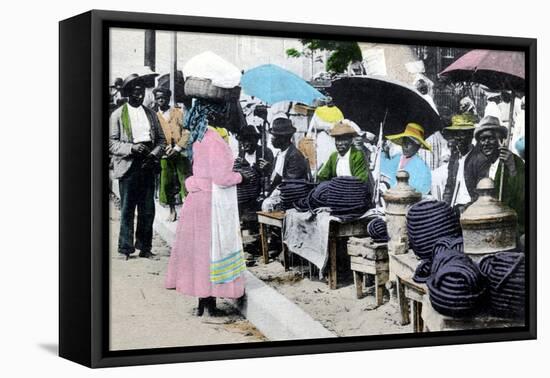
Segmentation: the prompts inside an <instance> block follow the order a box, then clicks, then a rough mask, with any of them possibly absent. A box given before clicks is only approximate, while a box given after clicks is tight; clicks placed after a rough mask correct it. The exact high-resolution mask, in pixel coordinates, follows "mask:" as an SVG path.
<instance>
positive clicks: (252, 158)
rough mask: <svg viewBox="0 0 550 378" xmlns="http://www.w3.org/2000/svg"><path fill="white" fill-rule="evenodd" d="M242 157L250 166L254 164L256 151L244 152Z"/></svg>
mask: <svg viewBox="0 0 550 378" xmlns="http://www.w3.org/2000/svg"><path fill="white" fill-rule="evenodd" d="M244 159H245V160H246V161H247V162H248V164H250V166H251V167H252V166H253V165H254V164H256V151H254V152H253V153H251V154H249V153H245V154H244Z"/></svg>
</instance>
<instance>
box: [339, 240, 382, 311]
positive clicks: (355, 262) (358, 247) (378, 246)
mask: <svg viewBox="0 0 550 378" xmlns="http://www.w3.org/2000/svg"><path fill="white" fill-rule="evenodd" d="M348 255H349V256H350V264H351V270H352V271H353V282H354V283H355V290H356V296H357V298H358V299H359V298H362V297H363V296H364V293H363V286H364V284H363V282H364V276H365V275H372V276H374V288H375V298H376V306H381V305H382V304H383V303H384V288H385V285H386V282H387V281H388V277H389V263H388V243H375V242H373V241H372V239H371V238H350V239H349V241H348Z"/></svg>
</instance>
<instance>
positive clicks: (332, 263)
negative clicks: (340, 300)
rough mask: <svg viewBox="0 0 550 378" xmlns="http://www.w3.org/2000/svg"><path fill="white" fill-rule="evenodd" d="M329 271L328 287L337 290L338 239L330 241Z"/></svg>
mask: <svg viewBox="0 0 550 378" xmlns="http://www.w3.org/2000/svg"><path fill="white" fill-rule="evenodd" d="M328 255H329V256H328V258H329V270H328V285H329V288H330V289H331V290H334V289H336V285H337V278H338V277H337V273H336V272H337V269H336V238H333V237H331V238H330V239H329V250H328Z"/></svg>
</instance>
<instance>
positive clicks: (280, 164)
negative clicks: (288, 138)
mask: <svg viewBox="0 0 550 378" xmlns="http://www.w3.org/2000/svg"><path fill="white" fill-rule="evenodd" d="M287 151H288V148H287V149H286V150H284V151H281V152H279V153H278V154H277V158H276V160H275V169H273V173H272V174H271V180H273V179H274V178H275V176H277V175H279V176H281V177H283V168H284V166H285V156H286V153H287Z"/></svg>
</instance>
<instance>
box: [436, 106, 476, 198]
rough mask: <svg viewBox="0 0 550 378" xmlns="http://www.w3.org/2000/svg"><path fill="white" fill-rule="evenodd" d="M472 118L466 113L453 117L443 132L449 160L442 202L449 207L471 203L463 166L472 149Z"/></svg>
mask: <svg viewBox="0 0 550 378" xmlns="http://www.w3.org/2000/svg"><path fill="white" fill-rule="evenodd" d="M474 128H475V124H474V116H473V115H471V114H469V113H466V114H461V115H455V116H453V118H452V123H451V125H450V126H448V127H446V128H445V129H444V130H443V134H444V136H445V139H447V140H448V141H449V148H450V150H451V158H450V160H449V165H448V171H447V172H448V173H447V183H446V185H445V190H444V192H443V200H444V201H445V202H447V203H448V204H449V205H451V207H454V206H459V207H461V208H464V206H465V205H467V204H468V203H470V202H471V197H470V194H469V193H468V188H467V187H466V179H465V171H464V166H465V164H466V160H468V157H469V155H470V152H471V151H472V149H473V148H474V146H473V145H472V139H473V138H474Z"/></svg>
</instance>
